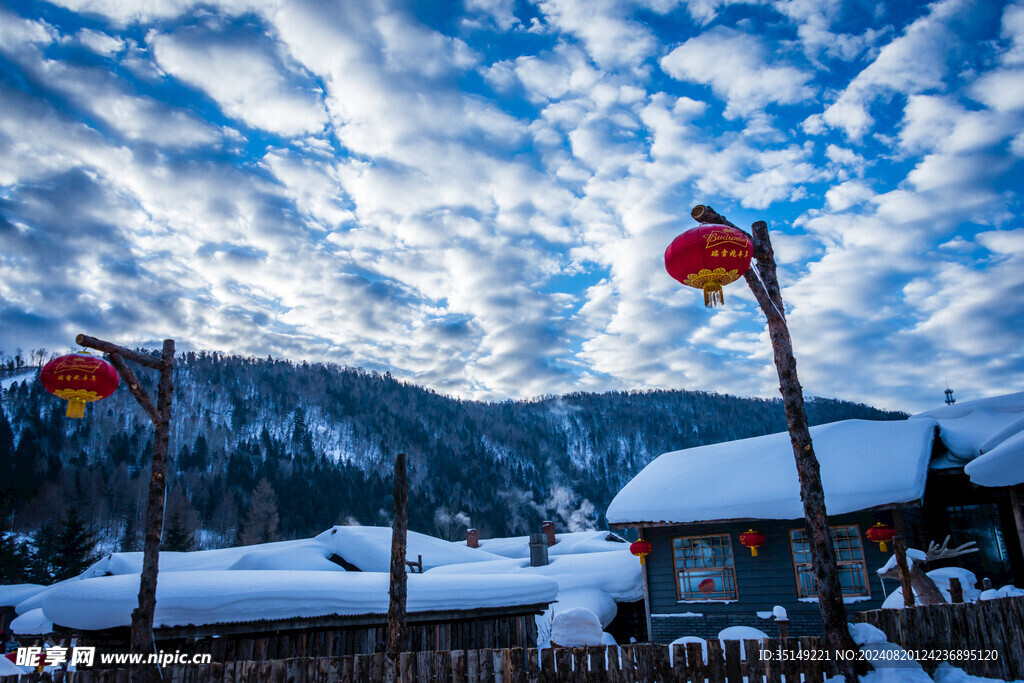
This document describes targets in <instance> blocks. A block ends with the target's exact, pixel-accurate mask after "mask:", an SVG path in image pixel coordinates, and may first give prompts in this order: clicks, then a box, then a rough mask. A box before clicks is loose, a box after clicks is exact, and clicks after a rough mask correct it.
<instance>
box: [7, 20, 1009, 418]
mask: <svg viewBox="0 0 1024 683" xmlns="http://www.w3.org/2000/svg"><path fill="white" fill-rule="evenodd" d="M1022 131H1024V1H1022V0H1018V1H1017V2H1000V1H998V0H937V1H936V2H932V3H926V2H919V3H914V2H898V3H894V2H878V1H875V0H750V1H749V2H742V1H738V0H453V1H451V2H436V1H428V0H423V1H421V2H415V1H414V0H394V1H393V2H391V1H386V0H378V1H373V2H369V1H367V2H363V1H354V0H353V1H349V0H288V1H287V2H285V1H282V0H277V1H273V0H268V1H267V2H262V1H261V0H220V1H217V0H213V1H212V2H203V3H196V2H193V1H192V0H56V2H54V3H52V4H51V3H47V2H30V1H27V0H14V1H13V2H11V1H10V0H7V1H6V3H4V2H0V245H2V249H0V350H2V351H4V352H6V353H8V354H12V353H13V352H14V351H15V350H16V349H17V348H22V349H24V350H25V351H28V350H29V349H32V348H36V347H41V346H42V347H46V348H48V349H52V350H61V351H63V350H67V349H70V348H72V345H73V340H74V335H75V334H76V333H78V332H85V333H88V334H92V335H94V336H99V337H103V338H108V339H112V340H115V341H118V342H120V343H123V344H126V345H135V344H158V343H159V340H160V339H163V338H165V337H173V338H175V339H176V340H177V341H178V348H179V349H185V348H192V349H210V350H221V351H225V352H232V353H240V354H250V355H256V356H266V355H268V354H270V355H273V356H275V357H287V358H291V359H295V360H299V359H307V360H311V361H312V360H325V361H333V362H337V363H341V364H347V365H356V366H362V367H366V368H370V369H374V370H379V371H385V370H388V371H390V372H391V373H392V374H393V375H395V376H396V377H399V378H402V379H407V380H409V381H412V382H415V383H417V384H421V385H424V386H428V387H431V388H433V389H435V390H437V391H439V392H443V393H448V394H452V395H457V396H461V397H465V398H479V399H504V398H520V397H534V396H538V395H544V394H557V393H563V392H568V391H603V390H610V389H644V388H685V389H704V390H710V391H719V392H728V393H736V394H741V395H759V396H777V395H778V384H777V380H776V377H775V369H774V366H773V365H772V361H771V348H770V344H769V342H768V338H767V334H766V331H765V326H764V318H763V316H762V315H761V314H760V312H759V311H758V310H757V308H756V304H755V302H754V300H753V297H752V296H751V294H750V292H749V291H748V290H746V288H745V286H744V284H743V283H742V282H739V283H736V284H734V285H732V286H730V287H727V288H726V291H725V299H726V301H725V304H726V305H725V306H724V307H722V308H719V309H714V310H708V309H705V308H704V307H703V300H702V296H701V295H700V293H699V292H698V291H697V290H693V289H689V288H684V287H682V286H680V285H678V284H677V283H676V282H675V281H674V280H672V279H671V278H670V277H669V276H668V275H667V274H666V273H665V271H664V267H663V253H664V250H665V247H666V246H667V245H668V244H669V242H671V240H672V239H673V237H675V236H676V235H677V234H678V233H680V232H682V231H684V230H686V229H688V228H690V227H692V226H693V225H694V224H693V222H692V220H691V219H690V218H689V210H690V208H691V207H692V206H693V205H695V204H710V205H711V206H713V207H715V209H717V210H718V211H720V212H721V213H723V214H725V215H726V216H728V217H729V218H730V219H731V220H732V221H733V222H735V223H737V224H739V225H741V226H743V227H747V226H749V225H750V223H752V222H753V221H755V220H759V219H764V220H766V221H767V222H768V224H769V228H770V230H771V231H772V236H773V240H774V243H775V246H776V252H777V256H778V258H779V260H780V262H781V271H780V279H781V280H782V284H783V287H784V291H783V295H784V297H785V299H786V302H787V305H788V308H789V320H790V325H791V329H792V333H793V337H794V341H795V346H796V352H797V358H798V362H799V370H800V377H801V380H802V383H803V385H804V388H805V391H806V392H807V393H809V394H816V395H822V396H838V397H841V398H846V399H852V400H857V401H865V402H869V403H872V404H875V405H879V406H883V407H889V408H897V409H904V410H909V411H916V410H920V409H925V408H928V407H932V406H934V405H936V404H938V403H940V402H941V399H942V390H943V389H944V388H945V386H946V384H947V383H948V384H949V385H950V386H952V387H953V388H954V389H956V390H957V394H958V396H959V397H960V398H961V399H967V398H973V397H979V396H982V395H989V394H993V393H1002V392H1008V391H1020V390H1024V343H1022V342H1024V223H1022V221H1021V214H1022V202H1021V200H1022V195H1021V190H1022V186H1024V183H1022V179H1024V161H1022V159H1024V132H1022Z"/></svg>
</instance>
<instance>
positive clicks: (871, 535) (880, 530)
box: [867, 522, 896, 553]
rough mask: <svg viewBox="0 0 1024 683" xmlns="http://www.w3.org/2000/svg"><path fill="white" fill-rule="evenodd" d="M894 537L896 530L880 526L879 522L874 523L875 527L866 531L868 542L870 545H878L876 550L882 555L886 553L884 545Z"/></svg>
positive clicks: (886, 525) (883, 525) (887, 526)
mask: <svg viewBox="0 0 1024 683" xmlns="http://www.w3.org/2000/svg"><path fill="white" fill-rule="evenodd" d="M895 535H896V530H895V529H893V528H892V527H891V526H889V525H888V524H882V523H881V522H875V525H874V526H873V527H871V528H870V529H868V530H867V537H868V540H869V541H871V542H872V543H877V544H878V549H879V550H881V551H882V552H883V553H884V552H886V550H887V549H886V547H885V544H886V543H888V542H889V541H891V540H892V537H893V536H895Z"/></svg>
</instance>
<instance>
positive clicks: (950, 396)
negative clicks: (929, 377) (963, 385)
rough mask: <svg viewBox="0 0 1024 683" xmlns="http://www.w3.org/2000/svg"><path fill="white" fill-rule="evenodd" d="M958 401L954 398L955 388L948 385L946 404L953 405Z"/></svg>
mask: <svg viewBox="0 0 1024 683" xmlns="http://www.w3.org/2000/svg"><path fill="white" fill-rule="evenodd" d="M954 403H956V399H955V398H953V390H952V389H950V388H949V387H948V386H947V387H946V405H947V406H951V405H953V404H954Z"/></svg>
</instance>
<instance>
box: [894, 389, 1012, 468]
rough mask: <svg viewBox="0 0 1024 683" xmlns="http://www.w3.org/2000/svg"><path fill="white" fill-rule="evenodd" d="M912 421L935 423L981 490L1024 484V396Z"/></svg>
mask: <svg viewBox="0 0 1024 683" xmlns="http://www.w3.org/2000/svg"><path fill="white" fill-rule="evenodd" d="M910 419H911V420H921V421H924V422H930V421H935V422H937V423H938V425H939V438H940V439H941V440H942V443H943V445H945V447H946V448H947V449H948V450H949V453H950V458H951V461H952V462H954V463H956V464H961V465H965V466H964V472H965V473H966V474H967V475H968V476H969V477H970V478H971V481H973V482H974V483H975V484H980V485H981V486H1015V485H1017V484H1020V483H1024V392H1020V393H1017V394H1008V395H1006V396H996V397H993V398H984V399H980V400H977V401H967V402H965V403H957V404H954V405H949V406H943V407H941V408H936V409H934V410H929V411H927V412H924V413H921V414H919V415H914V416H913V417H912V418H910Z"/></svg>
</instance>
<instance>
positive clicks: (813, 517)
mask: <svg viewBox="0 0 1024 683" xmlns="http://www.w3.org/2000/svg"><path fill="white" fill-rule="evenodd" d="M690 215H691V216H693V218H694V219H695V220H697V221H700V222H702V223H719V224H722V225H728V226H730V227H733V228H736V226H735V225H733V224H732V223H731V222H729V220H728V219H726V218H725V217H724V216H721V215H719V214H718V213H716V212H715V210H714V209H712V208H711V207H710V206H701V205H698V206H695V207H693V210H692V211H691V212H690ZM751 227H752V229H753V235H751V241H752V242H753V245H754V258H755V259H756V260H757V264H756V266H755V265H754V264H751V267H750V269H748V270H747V272H746V274H745V275H744V278H745V279H746V281H747V285H748V286H749V287H750V291H751V292H753V293H754V298H755V299H757V303H758V305H759V306H760V307H761V311H763V312H764V315H765V318H767V320H768V334H769V337H770V338H771V342H772V350H773V352H774V356H775V369H776V371H777V372H778V375H779V390H780V392H781V393H782V405H783V406H784V407H785V409H786V427H787V428H788V430H789V440H790V442H791V443H792V445H793V457H794V458H795V459H796V471H797V476H798V477H799V479H800V500H802V501H803V505H804V519H805V520H806V523H807V531H808V536H809V540H810V545H811V560H812V563H813V567H814V580H815V585H816V586H817V589H818V608H819V609H820V610H821V620H822V622H823V625H824V627H825V641H826V644H827V645H828V647H829V649H831V650H832V651H836V650H853V651H856V650H857V644H856V643H855V642H854V640H853V638H852V637H851V636H850V632H849V630H848V628H847V625H846V623H847V621H846V605H845V604H844V603H843V591H842V587H841V586H840V585H839V572H838V567H837V565H836V555H835V548H834V547H833V545H832V536H831V534H830V533H829V528H828V517H827V513H826V510H825V492H824V490H823V489H822V486H821V471H820V467H819V465H818V459H817V457H815V455H814V445H813V444H812V443H811V432H810V427H809V425H808V423H807V411H806V410H805V409H804V394H803V389H802V388H801V386H800V381H799V379H798V378H797V374H796V357H795V356H794V355H793V342H792V339H791V338H790V336H789V326H788V325H787V324H786V307H785V305H784V304H783V302H782V292H781V289H780V288H779V279H778V275H777V274H776V266H775V252H774V250H773V249H772V243H771V239H770V238H769V237H768V224H767V223H765V222H764V221H757V222H756V223H754V224H753V226H751ZM736 229H737V230H739V229H740V228H736ZM744 232H745V231H744ZM866 666H867V665H866V664H865V665H864V670H865V671H867V670H868V669H867V668H866ZM858 668H862V667H859V666H858V663H857V662H848V661H844V662H841V670H842V672H843V675H844V676H845V678H846V680H847V681H856V680H857V669H858Z"/></svg>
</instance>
